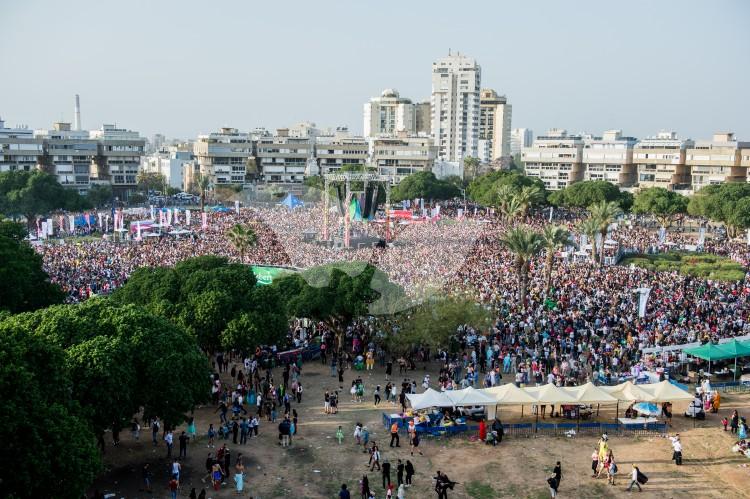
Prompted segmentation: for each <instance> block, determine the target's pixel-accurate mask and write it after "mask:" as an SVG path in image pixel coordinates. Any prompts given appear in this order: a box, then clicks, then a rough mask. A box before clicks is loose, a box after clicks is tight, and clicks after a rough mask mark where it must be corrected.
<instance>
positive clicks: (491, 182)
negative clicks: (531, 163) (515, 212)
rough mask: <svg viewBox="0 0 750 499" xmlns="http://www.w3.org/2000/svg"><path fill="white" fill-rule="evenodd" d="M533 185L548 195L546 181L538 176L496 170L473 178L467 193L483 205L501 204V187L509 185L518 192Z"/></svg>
mask: <svg viewBox="0 0 750 499" xmlns="http://www.w3.org/2000/svg"><path fill="white" fill-rule="evenodd" d="M532 185H535V186H537V187H539V189H541V191H542V193H543V194H544V196H545V197H546V195H547V191H546V190H545V189H544V183H542V181H541V180H539V179H538V178H533V177H527V176H526V175H522V174H520V173H517V172H511V171H508V170H494V171H491V172H489V173H486V174H484V175H481V176H479V177H477V178H475V179H474V180H472V181H471V183H470V184H469V187H468V188H467V189H466V193H467V195H468V196H469V198H470V199H471V200H472V201H475V202H477V203H479V204H481V205H484V206H499V204H500V201H499V199H498V193H500V192H502V191H500V187H502V186H509V187H510V188H512V189H513V192H518V191H520V190H521V188H522V187H526V186H532Z"/></svg>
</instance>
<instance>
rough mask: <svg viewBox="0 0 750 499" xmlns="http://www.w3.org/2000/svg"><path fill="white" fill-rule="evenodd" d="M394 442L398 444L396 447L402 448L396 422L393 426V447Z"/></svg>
mask: <svg viewBox="0 0 750 499" xmlns="http://www.w3.org/2000/svg"><path fill="white" fill-rule="evenodd" d="M393 442H396V447H401V445H399V437H398V423H397V422H395V421H394V422H393V424H391V444H390V446H391V447H393Z"/></svg>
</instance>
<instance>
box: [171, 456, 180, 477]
mask: <svg viewBox="0 0 750 499" xmlns="http://www.w3.org/2000/svg"><path fill="white" fill-rule="evenodd" d="M181 471H182V466H181V465H180V463H179V461H177V459H175V460H173V461H172V476H173V477H175V478H177V481H178V482H179V481H180V472H181Z"/></svg>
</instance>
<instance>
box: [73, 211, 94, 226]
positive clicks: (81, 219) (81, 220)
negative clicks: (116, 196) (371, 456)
mask: <svg viewBox="0 0 750 499" xmlns="http://www.w3.org/2000/svg"><path fill="white" fill-rule="evenodd" d="M73 220H74V223H75V225H76V227H86V217H85V216H84V215H78V216H76V217H75V218H74V219H73ZM89 220H90V221H91V226H92V227H93V226H94V225H96V215H94V214H93V213H92V214H91V215H89Z"/></svg>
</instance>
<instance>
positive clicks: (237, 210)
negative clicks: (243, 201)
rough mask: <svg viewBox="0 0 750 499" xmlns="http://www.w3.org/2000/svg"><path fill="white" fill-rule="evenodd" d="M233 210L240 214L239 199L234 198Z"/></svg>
mask: <svg viewBox="0 0 750 499" xmlns="http://www.w3.org/2000/svg"><path fill="white" fill-rule="evenodd" d="M234 211H236V212H237V214H238V215H239V214H240V200H239V199H235V200H234Z"/></svg>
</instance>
